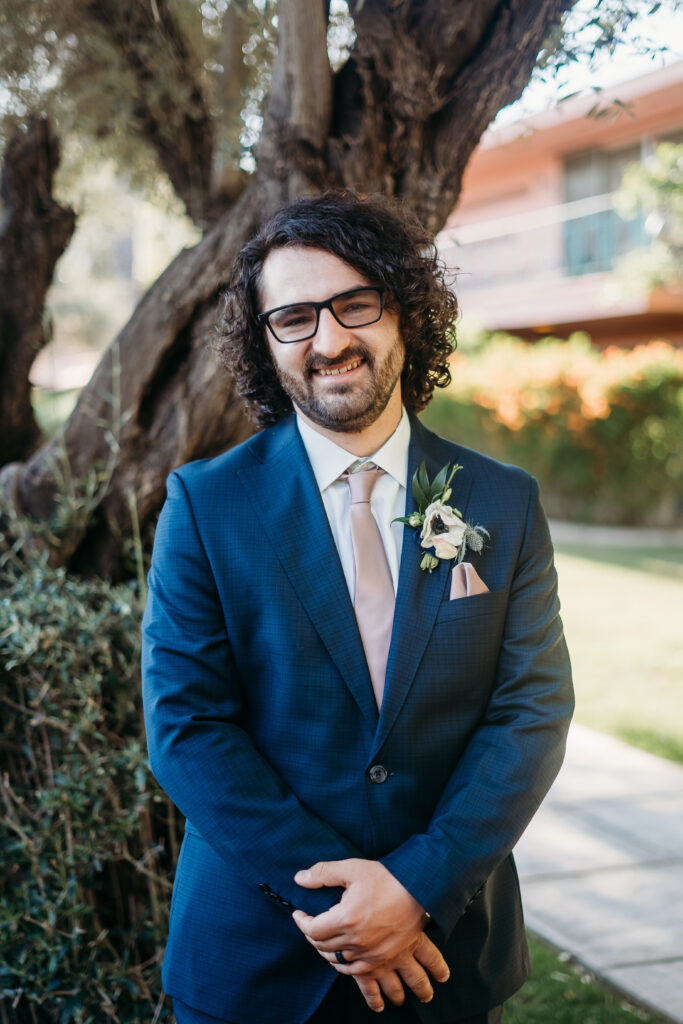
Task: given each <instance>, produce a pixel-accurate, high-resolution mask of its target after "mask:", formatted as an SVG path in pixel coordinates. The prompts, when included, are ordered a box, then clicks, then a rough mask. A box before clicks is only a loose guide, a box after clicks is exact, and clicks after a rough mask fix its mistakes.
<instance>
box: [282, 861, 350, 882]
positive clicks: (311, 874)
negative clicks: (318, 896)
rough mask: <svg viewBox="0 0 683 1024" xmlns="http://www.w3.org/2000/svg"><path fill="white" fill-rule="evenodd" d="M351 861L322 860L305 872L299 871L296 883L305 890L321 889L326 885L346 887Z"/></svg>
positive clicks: (295, 876) (295, 878)
mask: <svg viewBox="0 0 683 1024" xmlns="http://www.w3.org/2000/svg"><path fill="white" fill-rule="evenodd" d="M348 869H349V861H346V860H329V861H325V860H321V861H318V863H317V864H313V866H312V867H310V868H306V869H305V870H304V871H297V873H296V874H295V875H294V881H295V882H296V884H297V885H300V886H302V887H303V888H304V889H321V888H322V887H323V886H325V885H342V886H346V885H348V882H349V870H348Z"/></svg>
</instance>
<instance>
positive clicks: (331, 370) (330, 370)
mask: <svg viewBox="0 0 683 1024" xmlns="http://www.w3.org/2000/svg"><path fill="white" fill-rule="evenodd" d="M362 362H363V360H362V359H354V360H353V361H352V362H350V363H344V365H343V366H332V367H327V368H325V369H323V368H322V367H321V368H320V369H316V370H315V373H317V374H320V376H321V377H339V376H341V375H342V374H344V373H350V371H351V370H355V369H356V367H358V366H360V364H361V363H362Z"/></svg>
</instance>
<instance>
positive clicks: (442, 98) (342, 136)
mask: <svg viewBox="0 0 683 1024" xmlns="http://www.w3.org/2000/svg"><path fill="white" fill-rule="evenodd" d="M572 2H573V0H477V2H476V3H459V4H441V3H436V2H434V3H423V2H419V0H394V2H390V0H353V2H352V3H351V9H352V13H353V16H354V20H355V24H356V31H357V38H356V43H355V46H354V49H353V54H352V58H351V60H350V61H349V63H348V65H347V66H346V67H345V68H343V69H342V71H341V72H340V74H339V75H338V81H337V82H335V87H338V86H340V85H342V84H343V83H344V84H345V87H346V89H347V93H346V98H347V101H348V102H347V105H346V109H345V110H344V111H342V110H341V109H340V105H339V104H338V103H337V97H335V115H336V121H335V134H336V138H335V139H334V140H332V143H331V150H332V152H331V155H330V162H331V164H332V166H333V167H334V169H335V171H336V172H337V176H338V178H339V180H340V181H341V182H342V183H344V184H346V185H350V186H351V185H354V184H355V183H356V182H358V181H360V180H363V175H365V178H366V181H367V185H366V187H369V188H374V189H377V190H378V191H383V192H389V193H391V194H394V195H397V196H400V197H402V198H404V199H405V200H406V202H407V204H408V205H409V206H410V207H412V208H413V209H414V210H415V211H416V212H417V213H418V215H419V216H420V217H421V218H422V220H423V221H424V223H425V224H426V225H427V226H428V227H429V228H431V230H433V231H434V232H436V231H438V230H439V228H440V227H441V226H442V225H443V223H444V221H445V219H446V217H447V216H448V214H449V213H450V211H451V210H452V208H453V206H454V205H455V202H456V200H457V197H458V195H459V193H460V184H461V180H462V174H463V171H464V169H465V166H466V164H467V161H468V159H469V157H470V155H471V153H472V150H473V149H474V147H475V146H476V145H477V143H478V142H479V139H480V137H481V135H482V133H483V131H484V130H485V128H486V127H487V126H488V124H489V123H490V121H491V120H492V119H493V117H494V116H495V115H496V113H497V112H498V110H499V109H500V108H501V107H503V106H505V105H506V104H508V103H510V102H512V100H513V99H515V98H516V97H517V96H519V94H520V93H521V92H522V90H523V88H524V86H525V85H526V83H527V82H528V80H529V77H530V75H531V71H532V69H533V66H534V62H535V59H536V56H537V54H538V52H539V50H540V48H541V45H542V43H543V40H544V39H545V38H546V37H547V35H548V33H549V32H550V30H551V28H552V27H553V26H554V25H555V24H556V23H557V22H558V21H559V19H560V16H561V14H562V12H563V11H564V10H567V9H568V8H569V7H571V5H572ZM349 85H350V86H351V89H349ZM340 114H343V115H344V116H342V117H340V116H339V115H340ZM369 170H370V173H371V176H370V180H369V181H368V171H369Z"/></svg>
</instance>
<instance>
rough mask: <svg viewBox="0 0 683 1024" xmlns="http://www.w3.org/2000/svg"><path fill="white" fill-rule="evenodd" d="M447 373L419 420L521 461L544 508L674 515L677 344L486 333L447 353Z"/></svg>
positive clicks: (611, 516)
mask: <svg viewBox="0 0 683 1024" xmlns="http://www.w3.org/2000/svg"><path fill="white" fill-rule="evenodd" d="M452 374H453V383H452V384H451V386H450V387H449V388H447V389H446V390H445V391H443V392H440V393H437V395H436V396H435V398H434V400H433V402H432V404H431V405H430V406H429V408H428V409H427V412H426V413H425V414H424V417H423V418H424V420H425V422H426V424H427V425H428V426H430V427H432V429H434V430H436V431H437V432H438V433H440V434H443V435H444V436H446V437H449V438H452V439H453V440H455V441H458V442H459V443H461V444H464V445H466V446H468V447H472V448H476V449H478V450H479V451H483V452H485V453H486V454H489V455H492V456H494V457H495V458H498V459H502V460H503V461H504V462H511V463H514V464H515V465H519V466H523V467H524V468H525V469H527V470H529V471H530V472H531V473H533V474H534V476H536V477H537V478H538V479H539V482H540V484H541V490H542V494H543V499H544V504H545V506H546V509H547V511H548V513H549V514H550V515H551V516H554V517H556V518H560V519H570V520H575V521H578V522H597V523H613V524H626V525H646V526H662V527H673V526H680V525H682V524H683V487H682V484H683V351H682V350H680V349H676V348H674V347H673V346H672V345H670V344H668V343H667V342H663V341H653V342H650V343H649V344H647V345H639V346H637V347H636V348H634V349H622V348H616V347H611V348H608V349H606V350H604V351H600V350H599V349H597V348H595V347H594V346H592V345H591V343H590V341H589V339H588V338H587V337H586V336H585V335H580V334H575V335H573V336H572V337H571V338H570V339H569V341H560V340H558V339H554V338H547V339H544V340H542V341H539V342H536V343H527V342H524V341H521V340H520V339H518V338H513V337H509V336H496V337H494V338H493V339H492V340H491V341H490V342H489V343H487V344H484V345H483V346H482V347H481V348H479V349H476V350H474V351H472V352H470V353H464V354H460V353H456V355H455V356H454V357H453V363H452Z"/></svg>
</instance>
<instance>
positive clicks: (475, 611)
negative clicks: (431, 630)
mask: <svg viewBox="0 0 683 1024" xmlns="http://www.w3.org/2000/svg"><path fill="white" fill-rule="evenodd" d="M507 596H508V592H507V590H492V591H489V593H488V594H475V595H474V596H473V597H458V598H455V600H453V601H444V602H443V603H442V605H441V607H440V609H439V611H438V613H437V617H436V621H437V625H438V624H439V623H440V622H456V621H459V620H460V619H470V618H474V617H476V616H487V615H501V614H502V613H503V612H504V610H505V605H506V602H507Z"/></svg>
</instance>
